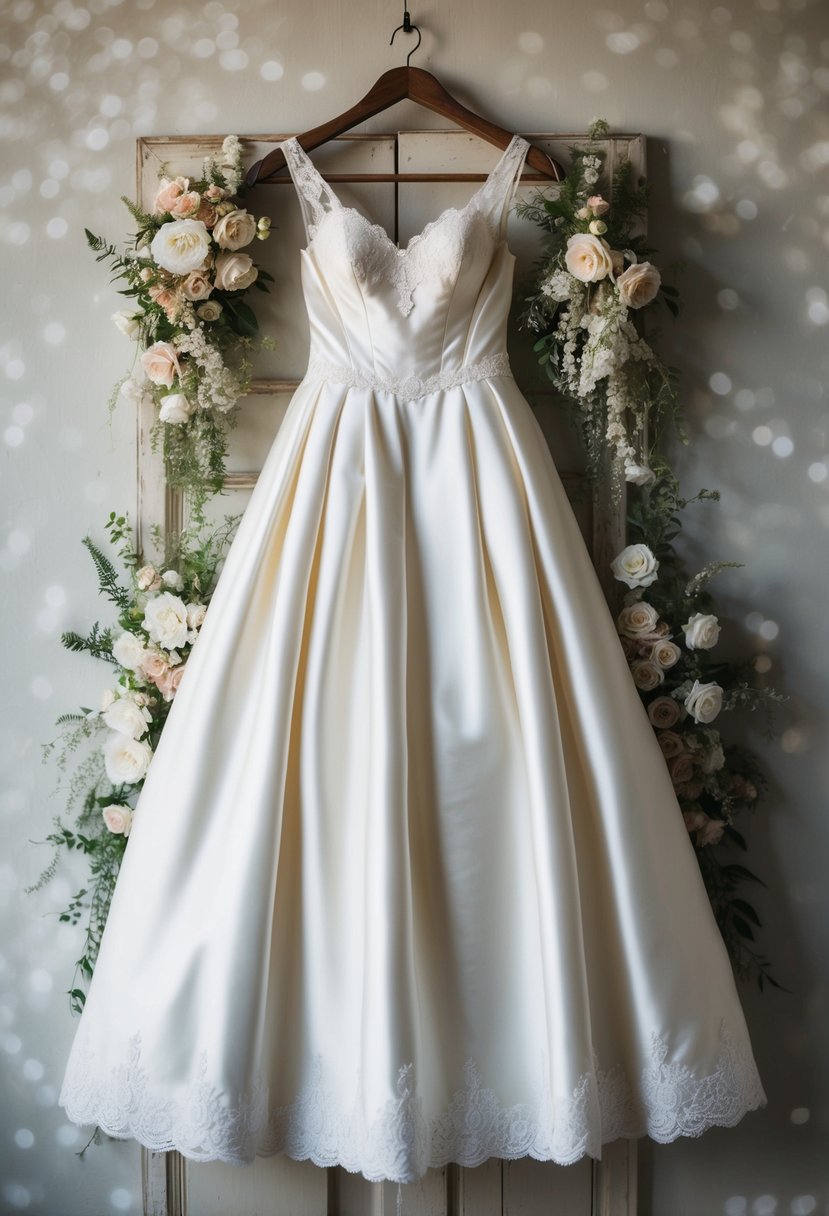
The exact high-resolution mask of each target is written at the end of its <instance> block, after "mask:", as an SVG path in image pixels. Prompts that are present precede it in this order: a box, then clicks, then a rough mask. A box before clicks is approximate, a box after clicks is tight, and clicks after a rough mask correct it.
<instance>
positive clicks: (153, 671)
mask: <svg viewBox="0 0 829 1216" xmlns="http://www.w3.org/2000/svg"><path fill="white" fill-rule="evenodd" d="M169 666H170V660H169V659H168V657H167V655H166V654H164V653H163V651H161V650H150V649H147V650H145V651H144V659H143V662H142V664H141V667H142V670H143V672H144V674H145V675H146V676H147V677H148V678H149V679H150V680H157V679H158V678H159V676H163V675H164V672H165V671H166V670H167V668H168V667H169Z"/></svg>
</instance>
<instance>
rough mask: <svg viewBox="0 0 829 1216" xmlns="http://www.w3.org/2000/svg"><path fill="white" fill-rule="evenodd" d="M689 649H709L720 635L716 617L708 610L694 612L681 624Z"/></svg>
mask: <svg viewBox="0 0 829 1216" xmlns="http://www.w3.org/2000/svg"><path fill="white" fill-rule="evenodd" d="M682 628H683V629H684V630H685V645H686V646H687V647H688V649H689V650H710V649H711V647H712V646H715V645H716V643H717V638H718V637H719V636H720V626H719V624H718V622H717V618H716V617H715V616H714V615H713V614H712V613H709V612H695V613H694V615H693V616H692V617H689V618H688V620H687V621H686V622H685V624H684V625H683V626H682Z"/></svg>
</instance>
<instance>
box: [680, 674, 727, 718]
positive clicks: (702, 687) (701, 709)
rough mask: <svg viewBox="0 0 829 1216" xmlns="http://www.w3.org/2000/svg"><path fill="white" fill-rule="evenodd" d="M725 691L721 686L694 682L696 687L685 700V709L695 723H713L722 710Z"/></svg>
mask: <svg viewBox="0 0 829 1216" xmlns="http://www.w3.org/2000/svg"><path fill="white" fill-rule="evenodd" d="M722 696H723V690H722V689H721V688H720V686H719V684H715V683H711V684H700V682H699V680H694V686H693V688H692V689H691V691H690V692H689V693H688V696H687V697H686V698H685V702H684V704H685V708H686V709H687V710H688V713H689V714H691V716H692V717H693V719H694V721H695V722H713V721H714V719H715V718H716V716H717V714H718V713H719V712H720V710H721V709H722Z"/></svg>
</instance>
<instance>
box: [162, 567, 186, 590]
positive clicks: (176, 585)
mask: <svg viewBox="0 0 829 1216" xmlns="http://www.w3.org/2000/svg"><path fill="white" fill-rule="evenodd" d="M161 579H162V582H163V583H164V585H165V587H172V589H173V591H181V589H182V587H183V586H184V579H183V578H182V577H181V575H180V574H179V572H178V570H165V571H164V573H163V574H162V575H161Z"/></svg>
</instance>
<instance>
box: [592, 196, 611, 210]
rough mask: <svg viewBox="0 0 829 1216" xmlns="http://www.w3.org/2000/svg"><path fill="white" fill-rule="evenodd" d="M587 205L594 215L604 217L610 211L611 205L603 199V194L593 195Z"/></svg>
mask: <svg viewBox="0 0 829 1216" xmlns="http://www.w3.org/2000/svg"><path fill="white" fill-rule="evenodd" d="M587 205H588V207H589V208H590V210H591V211H592V212H593V214H594V215H604V214H605V213H606V212H608V211H609V210H610V203H608V202H607V201H606V200H605V199H603V198H602V196H601V194H591V195H590V198H589V199H588V200H587Z"/></svg>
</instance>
